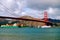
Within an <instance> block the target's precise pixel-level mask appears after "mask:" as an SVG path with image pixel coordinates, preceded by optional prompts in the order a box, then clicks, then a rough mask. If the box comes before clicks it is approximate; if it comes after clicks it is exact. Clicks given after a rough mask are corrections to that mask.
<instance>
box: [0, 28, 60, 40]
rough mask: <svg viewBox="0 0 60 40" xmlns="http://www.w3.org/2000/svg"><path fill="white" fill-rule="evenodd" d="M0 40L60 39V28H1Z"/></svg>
mask: <svg viewBox="0 0 60 40" xmlns="http://www.w3.org/2000/svg"><path fill="white" fill-rule="evenodd" d="M0 40H60V28H0Z"/></svg>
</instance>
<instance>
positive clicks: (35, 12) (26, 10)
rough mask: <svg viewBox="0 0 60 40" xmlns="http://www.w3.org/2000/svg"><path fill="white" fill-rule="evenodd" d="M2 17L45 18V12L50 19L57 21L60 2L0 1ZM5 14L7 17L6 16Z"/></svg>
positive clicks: (42, 0) (56, 0)
mask: <svg viewBox="0 0 60 40" xmlns="http://www.w3.org/2000/svg"><path fill="white" fill-rule="evenodd" d="M0 3H2V4H3V5H4V6H5V7H7V8H8V9H9V10H8V9H7V8H5V7H4V6H3V5H2V4H0V15H1V16H11V17H12V16H13V17H20V16H24V15H29V16H32V17H37V18H43V17H44V11H45V10H46V11H47V12H48V17H49V18H55V19H57V18H58V16H60V0H0ZM4 14H5V15H4Z"/></svg>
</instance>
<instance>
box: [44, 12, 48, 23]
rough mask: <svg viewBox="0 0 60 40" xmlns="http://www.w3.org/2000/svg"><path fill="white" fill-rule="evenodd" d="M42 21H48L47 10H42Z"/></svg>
mask: <svg viewBox="0 0 60 40" xmlns="http://www.w3.org/2000/svg"><path fill="white" fill-rule="evenodd" d="M44 21H45V22H47V21H48V13H47V11H44Z"/></svg>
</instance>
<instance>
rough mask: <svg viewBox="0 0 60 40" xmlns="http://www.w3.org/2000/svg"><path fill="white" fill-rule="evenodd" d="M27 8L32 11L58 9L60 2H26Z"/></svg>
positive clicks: (47, 0) (35, 0)
mask: <svg viewBox="0 0 60 40" xmlns="http://www.w3.org/2000/svg"><path fill="white" fill-rule="evenodd" d="M28 7H30V8H33V9H39V10H41V9H47V8H49V7H53V8H60V0H28Z"/></svg>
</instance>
